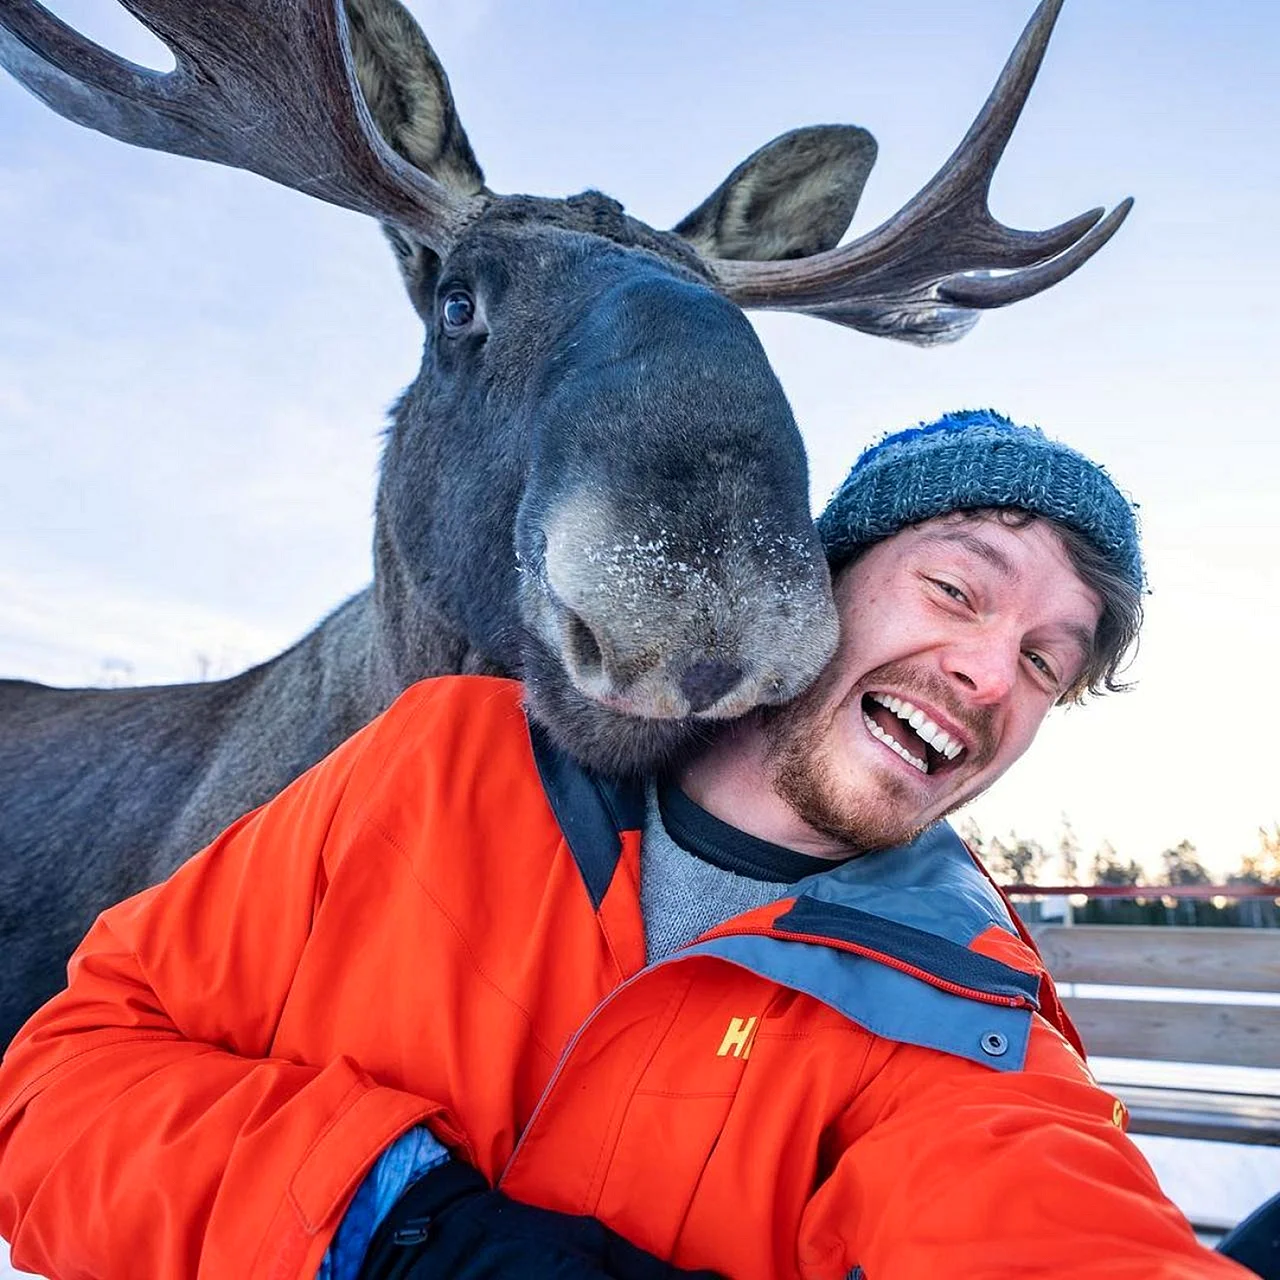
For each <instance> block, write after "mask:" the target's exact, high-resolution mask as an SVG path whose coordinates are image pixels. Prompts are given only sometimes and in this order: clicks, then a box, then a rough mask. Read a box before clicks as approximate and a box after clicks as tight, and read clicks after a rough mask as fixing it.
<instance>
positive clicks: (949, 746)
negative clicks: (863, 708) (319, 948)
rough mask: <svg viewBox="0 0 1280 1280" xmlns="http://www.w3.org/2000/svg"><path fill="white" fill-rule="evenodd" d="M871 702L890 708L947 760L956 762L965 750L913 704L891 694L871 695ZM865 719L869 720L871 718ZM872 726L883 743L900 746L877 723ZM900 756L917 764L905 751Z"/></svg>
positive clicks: (873, 722) (913, 757) (872, 722)
mask: <svg viewBox="0 0 1280 1280" xmlns="http://www.w3.org/2000/svg"><path fill="white" fill-rule="evenodd" d="M871 700H872V701H873V702H878V703H879V704H880V705H881V706H882V707H886V708H888V710H890V711H892V712H893V714H894V715H895V716H897V717H898V719H899V720H905V721H906V722H907V724H909V725H910V726H911V727H912V729H914V730H915V732H916V733H917V734H918V735H919V737H920V738H921V739H922V740H923V741H924V742H927V743H928V744H929V745H930V746H931V747H932V748H933V749H934V750H935V751H936V752H938V754H939V755H941V756H943V757H944V758H945V759H947V760H954V759H955V758H956V757H957V756H958V755H959V754H960V753H961V752H962V751H963V750H964V747H963V746H962V745H961V744H960V743H959V742H957V741H956V740H955V739H954V738H953V737H952V736H951V735H950V734H949V733H948V732H947V731H946V730H945V729H942V728H940V727H939V726H938V725H936V724H934V722H933V721H932V720H930V719H929V717H928V716H926V715H925V713H924V712H923V711H920V710H919V709H918V708H916V707H914V706H912V704H911V703H909V702H907V701H906V700H905V699H903V698H895V697H893V696H892V695H891V694H882V693H873V694H872V695H871ZM864 718H867V719H868V720H869V717H864ZM870 724H871V725H872V727H873V729H874V731H875V736H876V737H877V738H879V739H880V740H881V741H882V742H884V741H885V740H886V739H888V741H889V744H890V745H891V746H894V747H897V745H898V744H897V743H896V742H894V741H893V740H892V739H891V738H889V736H888V735H887V734H885V733H883V732H881V731H880V729H879V726H877V725H876V724H875V721H873V720H871V721H870ZM898 754H899V755H901V756H902V757H903V758H904V759H906V760H910V761H911V763H912V764H915V763H916V758H915V756H913V755H908V754H907V752H906V751H905V750H899V752H898Z"/></svg>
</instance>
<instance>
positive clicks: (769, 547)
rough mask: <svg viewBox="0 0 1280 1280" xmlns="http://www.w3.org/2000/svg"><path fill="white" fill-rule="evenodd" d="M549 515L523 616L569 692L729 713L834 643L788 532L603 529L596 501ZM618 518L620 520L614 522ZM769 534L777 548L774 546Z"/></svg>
mask: <svg viewBox="0 0 1280 1280" xmlns="http://www.w3.org/2000/svg"><path fill="white" fill-rule="evenodd" d="M556 517H557V518H555V519H553V520H551V521H549V522H548V524H547V525H546V526H544V527H545V528H546V529H547V533H546V538H545V542H544V543H543V547H544V548H545V550H544V553H543V557H542V563H541V565H540V566H539V567H540V569H541V573H537V574H531V575H529V577H528V579H527V586H528V587H529V588H530V589H531V591H530V594H529V595H527V596H526V598H525V609H526V623H528V622H529V621H531V620H532V619H531V618H530V616H529V615H530V614H532V615H534V617H535V618H536V620H537V624H536V625H535V626H534V627H533V628H531V629H532V630H535V631H536V632H537V633H538V634H539V635H540V636H541V638H542V641H543V644H544V645H545V646H546V647H547V648H548V649H549V650H550V651H551V653H553V654H554V656H555V658H556V661H557V665H558V666H559V667H560V669H561V671H562V672H563V674H564V675H565V676H567V677H568V681H569V683H570V684H571V685H572V686H573V688H574V689H575V690H577V692H578V694H579V695H581V696H583V697H585V698H586V699H588V700H589V701H590V702H593V703H595V704H597V705H598V706H600V707H602V708H605V709H607V710H609V711H611V712H615V713H620V714H622V715H624V716H630V717H636V718H639V719H645V720H679V719H685V718H690V717H694V718H698V719H728V718H731V717H735V716H740V715H744V714H745V713H746V712H748V711H750V710H751V709H752V708H753V707H756V706H760V705H762V704H765V703H776V702H782V701H786V700H787V699H789V698H791V697H794V696H795V695H796V694H798V693H800V692H801V691H803V690H804V689H805V688H807V687H808V685H809V684H810V683H811V682H812V681H813V679H814V678H815V677H816V676H817V674H818V672H819V671H820V670H821V668H822V666H823V664H824V663H825V661H826V659H827V658H828V657H829V656H830V654H831V652H832V649H833V648H834V644H835V635H836V624H835V613H834V607H833V604H832V601H831V594H830V585H829V580H828V577H827V573H826V566H825V563H824V562H823V561H822V559H821V556H820V552H818V551H817V549H816V542H815V546H814V548H813V549H810V548H809V547H808V546H807V545H805V544H803V543H800V542H798V540H796V539H789V540H787V541H786V542H785V544H781V540H780V539H774V540H773V542H765V543H764V544H763V549H762V545H761V539H760V538H759V537H758V536H753V537H746V536H742V537H739V538H725V539H723V540H720V541H717V543H716V544H715V545H714V546H712V547H711V548H709V549H706V550H704V549H703V548H702V547H701V546H700V545H698V544H695V543H693V542H692V540H688V539H686V540H683V541H677V540H676V539H675V537H674V536H673V535H672V533H671V532H670V531H669V530H668V531H666V532H665V533H662V532H653V531H648V530H646V529H644V528H643V526H641V527H640V528H639V531H636V532H629V533H627V534H625V535H620V534H619V533H618V532H617V524H616V523H613V524H611V526H610V528H609V532H608V533H607V534H606V533H604V532H603V531H602V530H601V527H600V526H601V523H602V522H601V513H600V510H599V507H598V506H588V505H587V504H585V503H584V504H582V505H581V506H579V505H577V504H574V505H572V506H568V505H566V506H562V507H561V508H560V509H559V510H558V511H557V513H556ZM624 527H626V526H624ZM780 544H781V549H779V546H780Z"/></svg>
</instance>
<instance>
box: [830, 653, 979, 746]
mask: <svg viewBox="0 0 1280 1280" xmlns="http://www.w3.org/2000/svg"><path fill="white" fill-rule="evenodd" d="M880 687H888V688H892V689H893V691H894V693H896V694H905V695H907V697H908V699H914V698H919V700H920V701H921V702H928V703H931V704H932V705H933V706H935V707H937V708H938V709H939V710H941V711H944V712H945V713H946V714H947V715H948V716H949V717H950V718H951V719H952V720H953V721H955V723H956V724H958V725H959V726H960V727H961V728H962V729H963V730H964V731H965V733H966V735H967V736H968V739H969V743H970V747H969V755H970V759H971V760H977V761H978V762H979V763H985V762H986V761H987V760H989V759H990V758H991V756H992V755H993V754H994V753H995V748H996V736H997V735H996V713H995V709H994V708H992V707H970V706H966V705H965V704H964V703H963V702H962V701H961V700H960V698H959V697H958V696H957V694H956V692H955V690H954V689H953V688H952V687H951V685H950V684H948V683H947V681H946V680H944V679H943V678H942V677H941V676H940V675H938V673H937V672H936V671H931V670H922V669H921V668H919V667H915V666H912V664H911V663H910V662H906V661H895V662H886V663H885V664H884V666H882V667H876V668H875V669H874V670H872V671H869V672H867V674H866V675H865V676H863V678H862V679H861V680H859V681H858V687H857V688H856V689H854V690H853V691H852V692H851V693H850V695H849V697H848V698H846V699H845V704H846V705H847V704H848V702H849V701H850V700H851V699H854V698H856V699H858V700H859V701H861V699H862V696H863V694H864V692H865V691H866V690H868V689H876V688H880Z"/></svg>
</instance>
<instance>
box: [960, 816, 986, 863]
mask: <svg viewBox="0 0 1280 1280" xmlns="http://www.w3.org/2000/svg"><path fill="white" fill-rule="evenodd" d="M956 834H957V835H958V836H959V837H960V839H961V840H963V841H964V842H965V844H967V845H968V846H969V848H970V849H972V850H973V851H974V853H976V854H977V855H978V857H979V858H981V859H982V860H983V861H984V862H985V861H986V847H987V841H986V837H985V836H983V834H982V828H981V827H980V826H978V824H977V822H976V821H975V820H974V819H973V818H971V817H969V816H968V815H966V816H965V817H963V818H961V819H960V820H959V821H958V822H957V823H956Z"/></svg>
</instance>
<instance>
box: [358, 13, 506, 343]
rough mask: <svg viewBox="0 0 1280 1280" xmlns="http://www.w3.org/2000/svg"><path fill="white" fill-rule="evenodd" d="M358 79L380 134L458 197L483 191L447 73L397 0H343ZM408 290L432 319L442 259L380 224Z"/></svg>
mask: <svg viewBox="0 0 1280 1280" xmlns="http://www.w3.org/2000/svg"><path fill="white" fill-rule="evenodd" d="M346 7H347V22H348V28H349V30H350V32H351V52H352V54H353V56H354V61H355V68H356V79H357V80H358V81H359V82H360V91H361V92H362V93H363V94H364V100H365V103H366V105H367V106H368V108H369V113H370V115H372V116H373V119H374V123H375V124H377V126H378V128H379V130H380V131H381V133H382V136H383V137H384V138H385V139H386V140H387V142H388V143H389V144H390V145H391V147H392V148H394V149H395V150H396V151H397V152H399V153H400V155H401V156H403V157H404V159H406V160H408V161H409V163H410V164H412V165H415V166H416V167H417V168H419V169H421V170H422V171H423V172H424V173H428V174H430V175H431V177H433V178H434V179H435V180H436V181H437V182H440V183H443V184H444V185H445V186H446V187H449V188H450V189H451V190H453V191H456V192H458V193H459V194H460V195H466V196H473V195H479V194H480V193H481V192H483V191H484V190H485V185H484V172H483V171H482V170H481V168H480V165H479V164H478V163H477V161H476V157H475V153H474V152H473V151H472V150H471V143H470V142H469V141H468V139H467V135H466V132H465V130H464V129H463V127H462V124H461V122H460V121H459V119H458V112H457V109H456V108H455V107H454V103H453V94H452V93H451V92H450V89H449V78H448V77H447V76H446V75H445V73H444V68H443V67H442V66H441V65H440V60H439V58H437V57H436V55H435V51H434V50H433V49H432V48H431V45H430V44H429V43H428V42H427V38H426V36H424V35H423V34H422V29H421V28H420V27H419V26H418V24H417V23H416V22H415V21H414V19H413V18H412V17H411V16H410V14H409V12H408V10H406V9H405V8H404V6H403V5H401V4H400V3H398V0H346ZM383 231H384V232H385V233H386V236H387V239H388V240H389V241H390V242H391V248H392V250H393V251H394V252H395V255H396V262H397V263H398V264H399V267H400V274H401V275H402V276H403V277H404V283H405V288H406V289H407V290H408V292H409V298H410V300H411V301H412V302H413V305H414V307H415V308H416V309H417V311H418V314H419V315H421V316H422V317H423V319H424V320H425V319H427V318H428V317H429V314H430V311H431V300H432V297H433V295H434V293H435V285H436V277H437V275H438V274H439V270H440V259H439V258H438V257H437V256H436V254H435V253H433V252H432V251H431V250H430V249H428V248H427V246H426V245H424V244H420V243H419V242H418V241H416V240H414V239H412V238H411V237H409V236H406V235H405V234H404V232H402V231H398V230H396V229H395V228H394V227H390V226H385V225H384V226H383Z"/></svg>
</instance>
